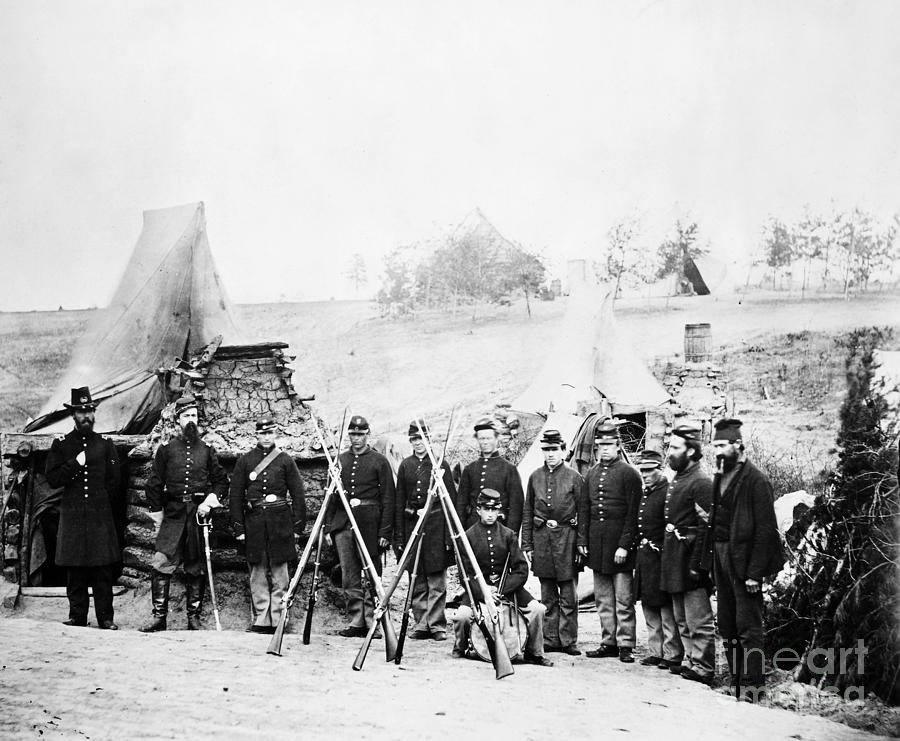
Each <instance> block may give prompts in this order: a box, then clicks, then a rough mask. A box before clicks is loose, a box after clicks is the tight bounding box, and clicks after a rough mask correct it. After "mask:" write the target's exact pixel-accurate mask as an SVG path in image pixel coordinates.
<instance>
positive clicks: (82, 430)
mask: <svg viewBox="0 0 900 741" xmlns="http://www.w3.org/2000/svg"><path fill="white" fill-rule="evenodd" d="M63 405H64V406H65V407H66V408H67V409H68V410H69V411H70V412H71V413H72V417H73V419H74V420H75V429H74V430H72V432H70V433H69V434H68V435H66V436H65V437H63V438H62V439H57V440H54V441H53V443H52V444H51V445H50V452H49V454H48V455H47V469H46V476H47V481H48V482H49V483H50V485H51V486H55V487H56V486H61V487H63V493H62V500H61V501H60V505H59V530H58V536H57V543H56V563H57V564H58V565H59V566H65V567H66V569H67V570H68V583H67V585H66V596H67V597H68V598H69V619H68V620H64V621H63V622H64V623H65V624H66V625H78V626H85V625H87V615H88V607H89V606H90V602H89V598H88V587H91V588H92V589H93V590H94V613H95V615H96V616H97V626H98V627H99V628H102V629H104V630H117V629H118V627H117V626H116V624H115V622H114V621H113V617H114V616H113V595H112V583H113V574H112V564H114V563H116V562H117V561H120V560H121V559H122V551H121V549H120V548H119V539H118V537H117V536H116V528H115V524H114V521H113V512H112V501H113V499H114V498H115V497H116V496H117V492H118V486H119V457H118V455H117V454H116V448H115V446H114V445H113V444H112V441H111V440H107V439H106V438H104V437H102V436H101V435H98V434H97V433H96V432H94V410H95V409H96V408H97V405H96V404H95V403H94V401H93V400H92V399H91V392H90V390H89V389H88V388H87V386H84V387H82V388H77V389H72V403H71V404H65V403H64V404H63Z"/></svg>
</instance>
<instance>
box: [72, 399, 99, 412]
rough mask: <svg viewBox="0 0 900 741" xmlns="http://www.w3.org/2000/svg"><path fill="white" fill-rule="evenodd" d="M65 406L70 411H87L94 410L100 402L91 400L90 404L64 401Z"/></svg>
mask: <svg viewBox="0 0 900 741" xmlns="http://www.w3.org/2000/svg"><path fill="white" fill-rule="evenodd" d="M63 406H64V407H65V408H66V409H68V410H69V411H77V412H86V411H91V412H92V411H94V410H95V409H96V408H97V406H98V404H97V402H96V401H94V402H91V403H90V404H66V402H63Z"/></svg>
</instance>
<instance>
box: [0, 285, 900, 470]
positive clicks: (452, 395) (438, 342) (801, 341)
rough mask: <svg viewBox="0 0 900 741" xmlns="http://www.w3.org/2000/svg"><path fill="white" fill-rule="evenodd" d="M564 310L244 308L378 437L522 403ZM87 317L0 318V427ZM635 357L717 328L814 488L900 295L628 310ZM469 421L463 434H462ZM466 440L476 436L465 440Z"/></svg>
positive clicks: (42, 382) (549, 306) (624, 305)
mask: <svg viewBox="0 0 900 741" xmlns="http://www.w3.org/2000/svg"><path fill="white" fill-rule="evenodd" d="M565 308H566V302H565V299H562V300H557V301H552V302H537V303H535V304H534V305H533V316H532V317H531V318H529V317H528V316H527V314H526V312H525V309H524V305H523V304H521V303H516V304H513V305H512V306H508V307H497V308H492V309H490V310H489V311H486V312H483V313H482V316H481V318H479V319H478V320H477V321H475V322H473V321H472V320H471V318H470V314H469V313H468V312H460V313H459V314H456V315H452V314H437V313H432V314H420V315H418V316H417V317H415V318H404V319H399V320H396V319H395V320H391V319H383V318H380V317H379V315H378V309H377V306H376V305H375V304H373V303H371V302H363V301H358V302H357V301H338V302H319V303H303V304H290V303H279V304H255V305H242V306H239V307H238V309H237V311H238V314H239V317H238V318H239V321H240V322H241V323H242V324H243V325H244V327H245V329H246V332H247V335H248V338H249V339H251V340H252V341H263V340H282V341H286V342H288V343H290V345H291V348H292V352H293V353H295V354H296V355H297V359H296V361H295V362H294V366H295V368H296V372H295V375H294V385H295V387H296V388H297V390H298V391H299V392H300V393H301V394H302V395H308V394H315V395H316V397H317V403H318V408H319V410H320V413H321V414H322V415H323V416H324V417H325V418H326V419H329V420H332V421H333V422H334V423H335V424H336V423H337V419H339V417H340V415H341V414H342V412H343V409H344V407H345V406H348V405H349V407H350V409H351V411H352V412H353V413H358V414H364V415H366V416H367V417H368V418H369V419H370V421H371V422H372V426H373V429H374V431H375V432H379V433H381V432H390V431H393V432H398V431H405V429H406V425H407V423H408V421H409V420H410V419H411V418H412V417H414V416H416V415H418V414H424V415H426V416H427V417H428V418H430V419H433V420H436V421H438V422H440V421H442V420H445V419H446V417H447V415H448V414H449V411H450V409H451V407H453V406H454V405H458V408H459V409H460V412H459V415H460V421H461V425H460V427H459V429H461V430H464V429H465V428H466V427H467V423H468V421H470V420H471V419H473V418H474V417H476V416H479V415H481V414H484V413H487V412H490V411H491V410H492V409H493V408H494V405H495V404H498V403H504V402H509V401H511V400H512V399H514V398H515V397H516V396H517V395H518V394H519V393H520V392H521V391H522V390H523V389H524V388H525V387H526V385H527V384H528V383H529V382H530V380H531V379H532V377H533V376H534V374H535V373H536V372H537V370H538V369H539V368H540V366H541V364H542V362H543V360H544V354H545V353H546V352H547V348H548V347H552V345H553V342H554V341H555V339H556V336H557V334H558V333H561V332H563V333H567V334H569V335H570V336H571V337H573V341H575V339H574V338H575V337H577V336H578V329H579V328H577V327H566V326H565V325H564V322H563V321H562V319H563V316H564V314H565ZM91 314H92V312H90V311H77V312H68V311H57V312H31V313H0V429H20V428H21V427H22V425H23V424H24V423H25V421H26V420H27V418H28V417H29V416H31V415H34V414H35V413H36V412H37V411H38V409H39V408H40V406H41V404H42V403H43V401H44V400H45V398H46V397H47V396H48V395H49V394H50V392H51V391H52V389H53V388H54V385H55V383H56V382H57V381H58V379H59V377H60V376H61V374H62V372H63V370H64V368H65V367H66V364H67V361H68V357H69V354H70V353H71V350H72V347H73V345H74V343H75V342H76V340H77V339H78V337H79V336H80V334H81V333H82V332H83V331H84V328H85V325H86V322H87V321H88V319H89V318H90V316H91ZM616 315H617V319H618V322H619V325H620V327H621V329H622V330H623V334H624V335H625V336H627V337H628V338H629V340H630V343H631V344H632V346H633V348H634V350H635V352H637V354H638V355H640V356H641V357H643V358H644V359H645V360H646V361H647V363H648V364H649V365H650V366H651V367H652V368H653V369H654V370H655V371H656V372H657V373H659V371H660V370H661V369H662V368H663V367H664V366H665V363H666V361H667V360H669V359H672V358H677V356H679V354H680V353H681V352H682V348H683V335H684V325H685V324H689V323H697V322H709V323H711V325H712V339H713V349H714V360H715V361H716V362H719V363H721V364H722V365H723V367H724V368H725V369H726V370H727V372H728V374H729V378H730V387H729V392H730V395H731V396H732V397H733V399H734V402H735V410H736V412H737V413H738V414H739V415H741V416H742V417H743V418H744V419H745V423H746V425H747V429H748V431H749V437H750V438H751V440H753V442H754V443H755V446H756V449H757V450H758V451H759V453H760V455H764V456H769V457H771V458H772V459H773V461H777V462H781V463H782V464H784V465H795V464H797V465H800V467H801V468H802V470H803V472H804V473H803V476H804V477H815V475H816V473H817V472H818V471H819V470H821V469H822V468H824V467H826V465H827V463H828V460H827V458H828V449H829V448H830V447H831V446H832V442H833V440H834V431H835V429H836V420H837V410H838V408H839V405H840V401H841V398H842V396H843V393H844V380H843V362H844V353H843V350H842V348H841V346H840V336H841V334H842V333H844V332H846V331H848V330H850V329H853V328H854V327H858V326H867V325H873V324H877V325H896V324H897V321H898V320H897V319H896V317H898V316H900V296H897V295H891V294H873V295H869V296H861V297H858V298H855V299H854V300H852V301H849V302H847V301H844V300H843V299H842V298H841V297H839V296H819V297H815V298H809V299H807V300H805V301H800V300H798V299H797V297H792V296H787V295H784V294H778V293H755V294H751V295H730V296H722V297H714V296H707V297H681V298H672V299H669V300H666V299H654V300H652V301H647V300H633V299H631V300H624V301H619V302H617V305H616ZM463 423H466V424H465V425H464V424H463ZM461 435H463V438H464V439H465V437H467V436H466V435H465V433H461Z"/></svg>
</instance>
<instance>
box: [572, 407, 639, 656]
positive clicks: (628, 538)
mask: <svg viewBox="0 0 900 741" xmlns="http://www.w3.org/2000/svg"><path fill="white" fill-rule="evenodd" d="M594 442H595V443H596V444H597V457H598V462H597V464H596V465H595V466H594V467H593V468H591V470H590V471H588V473H587V476H586V477H585V479H584V490H585V497H586V498H587V500H588V502H589V510H588V566H590V567H591V568H592V569H593V570H594V601H595V602H596V604H597V614H598V615H599V616H600V647H599V648H597V649H594V650H592V651H588V652H587V653H586V656H588V657H590V658H592V659H602V658H607V657H611V656H618V657H619V661H621V662H623V663H626V664H630V663H632V662H633V661H634V656H633V655H632V653H633V651H634V644H635V638H636V629H637V626H636V624H635V617H634V594H633V591H632V590H633V582H634V574H633V569H634V554H635V542H636V539H637V517H638V506H639V505H640V501H641V477H640V474H638V472H637V471H635V470H634V468H632V467H631V466H630V465H628V463H626V461H625V459H624V458H623V457H622V454H621V449H620V442H619V431H618V429H617V427H616V426H615V424H614V423H612V422H604V423H602V424H600V425H599V426H598V427H597V429H596V430H595V431H594Z"/></svg>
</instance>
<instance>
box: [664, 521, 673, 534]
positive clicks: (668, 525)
mask: <svg viewBox="0 0 900 741" xmlns="http://www.w3.org/2000/svg"><path fill="white" fill-rule="evenodd" d="M666 532H667V533H674V532H675V525H674V523H671V522H669V523H666Z"/></svg>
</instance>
